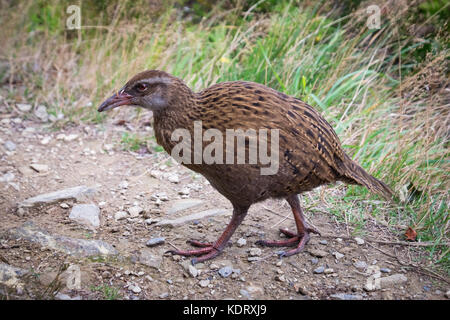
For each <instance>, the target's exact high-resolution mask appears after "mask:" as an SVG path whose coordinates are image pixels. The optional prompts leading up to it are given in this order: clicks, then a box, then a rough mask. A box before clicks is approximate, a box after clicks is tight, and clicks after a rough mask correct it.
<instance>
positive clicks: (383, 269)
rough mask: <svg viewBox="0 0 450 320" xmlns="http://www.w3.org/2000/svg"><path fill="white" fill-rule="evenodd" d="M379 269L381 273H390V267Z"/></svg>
mask: <svg viewBox="0 0 450 320" xmlns="http://www.w3.org/2000/svg"><path fill="white" fill-rule="evenodd" d="M380 271H381V272H383V273H390V272H391V269H389V268H380Z"/></svg>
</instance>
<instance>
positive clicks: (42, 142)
mask: <svg viewBox="0 0 450 320" xmlns="http://www.w3.org/2000/svg"><path fill="white" fill-rule="evenodd" d="M51 140H52V137H49V136H47V137H45V138H44V139H42V140H41V144H42V145H47V144H48V143H49V142H50V141H51Z"/></svg>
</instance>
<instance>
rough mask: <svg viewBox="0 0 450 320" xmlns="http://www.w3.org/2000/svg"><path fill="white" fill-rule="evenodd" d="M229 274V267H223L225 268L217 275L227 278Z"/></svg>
mask: <svg viewBox="0 0 450 320" xmlns="http://www.w3.org/2000/svg"><path fill="white" fill-rule="evenodd" d="M231 273H233V268H231V267H230V266H225V267H223V268H220V269H219V274H220V275H221V276H222V277H223V278H227V277H229V276H230V275H231Z"/></svg>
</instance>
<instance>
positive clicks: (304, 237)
mask: <svg viewBox="0 0 450 320" xmlns="http://www.w3.org/2000/svg"><path fill="white" fill-rule="evenodd" d="M286 200H287V202H288V203H289V205H290V206H291V209H292V213H293V214H294V220H295V224H296V226H297V233H294V232H291V231H288V230H285V229H280V232H281V233H283V234H285V235H286V236H287V237H288V238H289V239H287V240H278V241H267V240H260V241H257V242H256V244H258V245H262V246H267V247H293V246H296V248H294V249H292V250H289V251H283V252H282V253H281V254H280V257H289V256H292V255H293V254H296V253H299V252H300V251H302V250H303V248H304V247H305V245H306V244H307V243H308V241H309V238H310V235H309V234H310V233H317V234H319V235H320V232H319V231H318V230H316V229H315V228H313V227H310V226H309V225H308V224H307V223H306V221H305V218H304V217H303V211H302V208H301V207H300V201H299V199H298V196H297V195H292V196H289V197H287V198H286Z"/></svg>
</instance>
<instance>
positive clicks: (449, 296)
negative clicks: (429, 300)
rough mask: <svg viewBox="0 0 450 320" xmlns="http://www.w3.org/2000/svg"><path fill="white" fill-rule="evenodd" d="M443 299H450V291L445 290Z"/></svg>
mask: <svg viewBox="0 0 450 320" xmlns="http://www.w3.org/2000/svg"><path fill="white" fill-rule="evenodd" d="M445 297H446V298H447V299H450V290H447V292H446V293H445Z"/></svg>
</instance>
